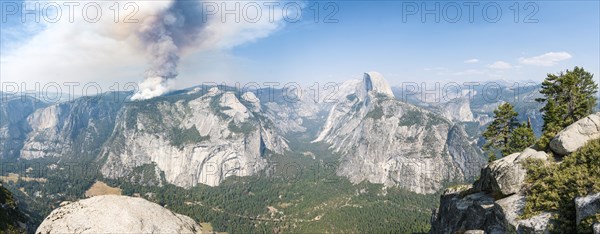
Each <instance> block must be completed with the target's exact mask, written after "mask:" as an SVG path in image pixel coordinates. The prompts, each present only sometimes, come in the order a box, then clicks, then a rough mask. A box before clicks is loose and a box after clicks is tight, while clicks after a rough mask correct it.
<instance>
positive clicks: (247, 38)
mask: <svg viewBox="0 0 600 234" xmlns="http://www.w3.org/2000/svg"><path fill="white" fill-rule="evenodd" d="M134 2H135V3H136V4H137V5H138V6H139V12H138V13H137V14H136V16H135V18H137V19H139V20H140V21H141V22H140V23H141V24H138V23H123V22H122V20H121V22H120V23H114V21H113V16H112V15H110V14H105V15H104V16H103V17H101V19H100V21H99V22H97V23H88V22H86V21H85V20H84V19H83V18H82V17H81V15H78V14H75V22H74V23H71V22H69V20H68V17H63V19H62V20H60V21H59V22H57V23H43V24H44V25H43V26H44V27H43V30H41V31H40V32H38V33H37V34H36V35H34V36H33V37H31V38H30V39H29V40H27V41H25V42H23V43H20V44H18V45H17V44H15V47H14V48H11V49H10V50H9V51H8V52H6V51H5V50H3V52H2V54H0V61H1V62H2V69H1V73H0V76H1V77H2V82H18V83H21V82H27V84H28V86H27V88H30V87H33V85H31V86H29V84H30V83H33V82H40V83H41V85H42V86H44V84H46V83H49V82H57V83H59V84H62V83H63V82H80V83H84V82H97V83H99V84H100V85H102V86H103V87H108V86H110V85H111V84H112V83H113V82H120V83H121V85H123V82H132V81H133V82H138V81H141V80H142V79H143V78H145V77H144V71H145V70H146V68H147V67H148V56H147V55H146V49H145V48H142V45H141V43H139V40H138V38H137V37H136V35H135V34H136V32H138V30H139V28H140V27H142V26H143V23H142V22H143V20H144V19H146V18H147V17H151V16H153V15H156V14H157V12H160V11H162V10H164V9H165V8H166V7H168V6H169V4H170V3H171V2H172V0H171V1H134ZM96 3H98V4H100V5H101V7H102V10H103V11H106V12H111V11H110V8H109V7H111V6H112V5H114V2H107V1H99V2H96ZM216 3H217V4H219V6H220V2H216ZM227 3H228V4H230V3H231V4H233V3H232V2H229V1H228V2H227ZM85 4H86V2H81V3H80V6H79V8H76V9H79V10H81V8H82V6H83V5H85ZM241 4H242V6H243V4H245V2H241ZM121 7H123V6H121ZM275 10H278V9H275ZM279 10H280V9H279ZM126 13H129V12H124V13H123V16H124V15H127V14H126ZM268 16H269V14H268V12H263V14H262V17H261V19H260V20H258V22H254V23H252V22H246V21H244V18H242V20H241V21H240V22H239V23H236V22H235V21H234V20H227V21H226V22H222V21H221V15H220V14H215V15H212V16H209V18H208V20H207V22H206V26H205V28H204V30H202V31H201V32H199V33H200V35H198V36H200V37H202V40H201V42H200V43H197V44H196V45H194V46H193V48H185V50H184V51H183V57H182V58H181V60H182V61H181V62H182V63H184V62H185V61H186V58H189V57H192V56H193V55H197V54H199V53H203V52H208V51H211V53H215V52H219V53H227V51H228V50H229V49H231V48H233V47H235V46H238V45H241V44H244V43H248V42H253V41H256V40H258V39H260V38H264V37H267V36H269V35H270V34H272V33H273V32H275V31H277V30H278V29H280V28H281V27H282V26H283V25H284V20H283V18H282V17H281V16H282V14H280V13H277V12H276V13H275V14H274V16H275V17H274V19H272V20H271V19H270V18H269V17H268ZM198 17H202V16H198ZM211 17H213V18H211ZM229 19H233V17H231V18H229ZM42 21H43V20H42ZM3 43H4V42H3ZM197 67H200V66H186V67H181V68H182V69H183V68H185V69H197ZM182 69H180V70H181V72H180V74H196V73H197V72H196V71H189V70H187V71H186V70H182ZM178 78H181V79H186V78H187V77H183V76H180V77H178ZM192 78H194V79H198V77H189V79H192ZM197 82H200V81H197ZM104 91H107V90H104Z"/></svg>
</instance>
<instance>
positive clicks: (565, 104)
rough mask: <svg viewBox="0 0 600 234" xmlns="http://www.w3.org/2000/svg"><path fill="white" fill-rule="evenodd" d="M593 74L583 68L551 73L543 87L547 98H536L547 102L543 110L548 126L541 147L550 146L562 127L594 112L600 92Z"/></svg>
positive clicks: (544, 128) (540, 143) (544, 131)
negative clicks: (597, 94) (556, 73)
mask: <svg viewBox="0 0 600 234" xmlns="http://www.w3.org/2000/svg"><path fill="white" fill-rule="evenodd" d="M593 77H594V76H593V75H592V74H591V73H589V72H587V71H585V70H584V69H583V68H580V67H575V68H574V69H573V70H571V71H570V70H567V71H566V72H561V73H559V74H558V75H555V74H548V76H547V77H546V79H545V80H544V82H543V83H542V87H541V90H540V93H541V94H543V95H544V97H543V98H538V99H536V101H538V102H544V103H546V105H545V106H544V107H543V108H542V109H541V110H540V111H541V112H542V113H543V118H544V125H543V128H542V131H543V133H542V137H541V138H540V140H539V141H538V146H539V147H541V148H546V147H547V145H548V143H549V142H550V140H551V139H552V138H553V137H554V136H555V135H556V134H557V133H558V132H559V131H560V130H562V129H563V128H565V127H567V126H569V125H571V124H572V123H574V122H575V121H577V120H579V119H582V118H584V117H586V116H588V115H590V114H592V111H593V109H594V107H595V106H596V101H597V98H596V96H595V94H596V92H597V91H598V85H597V84H596V83H595V82H594V78H593Z"/></svg>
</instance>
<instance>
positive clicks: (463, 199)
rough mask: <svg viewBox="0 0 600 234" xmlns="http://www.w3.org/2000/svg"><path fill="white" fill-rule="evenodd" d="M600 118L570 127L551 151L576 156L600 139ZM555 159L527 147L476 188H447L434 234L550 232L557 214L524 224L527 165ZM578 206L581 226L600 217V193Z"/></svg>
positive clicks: (491, 169) (493, 167) (484, 174)
mask: <svg viewBox="0 0 600 234" xmlns="http://www.w3.org/2000/svg"><path fill="white" fill-rule="evenodd" d="M599 117H600V116H599V114H598V113H597V114H593V115H590V116H588V117H586V118H584V119H582V120H580V121H577V122H576V123H574V124H572V125H570V126H569V127H567V128H565V129H564V130H563V131H561V132H560V133H559V134H558V135H557V136H556V137H555V138H554V139H553V140H552V143H551V146H550V148H551V150H552V151H553V152H554V153H557V154H558V155H565V154H570V153H573V152H575V151H577V150H578V149H579V148H581V147H582V146H584V145H586V144H587V143H588V142H590V141H592V140H595V139H598V138H600V134H599V133H598V130H599V128H598V126H600V125H598V123H600V118H599ZM549 158H550V156H549V155H548V154H546V153H545V152H543V151H537V150H535V149H533V148H527V149H525V150H524V151H523V152H520V153H515V154H511V155H508V156H505V157H503V158H502V159H499V160H496V161H494V162H491V163H489V164H488V165H487V166H485V167H484V168H483V169H482V170H481V176H480V178H479V179H478V180H477V181H476V182H475V183H474V184H473V185H463V186H458V187H454V188H449V189H447V190H446V191H445V192H444V194H443V195H442V196H441V199H440V207H439V209H438V210H436V211H434V212H433V216H432V226H431V233H455V232H465V231H467V230H483V231H485V232H486V233H506V232H516V233H549V232H550V228H551V227H552V226H553V224H554V223H553V217H554V216H555V215H556V214H555V213H552V212H549V211H546V212H541V213H539V214H537V215H536V216H533V217H530V218H529V219H521V216H522V215H523V213H524V207H525V201H526V200H527V196H526V195H525V191H526V189H525V187H526V184H525V178H526V176H527V170H526V169H525V168H524V166H523V164H524V162H526V161H527V160H528V159H536V160H542V161H544V162H545V163H554V162H551V161H550V160H548V159H549ZM574 203H575V204H574V205H575V206H576V208H577V209H576V211H577V222H576V223H577V224H579V223H580V222H581V221H582V220H583V219H585V218H587V217H590V216H593V215H597V214H599V213H600V194H594V195H589V196H586V197H581V198H576V199H575V201H574ZM588 225H589V224H588ZM597 226H598V225H597V224H594V225H593V226H592V227H593V228H594V230H596V229H597V228H598V227H597ZM595 232H597V231H595Z"/></svg>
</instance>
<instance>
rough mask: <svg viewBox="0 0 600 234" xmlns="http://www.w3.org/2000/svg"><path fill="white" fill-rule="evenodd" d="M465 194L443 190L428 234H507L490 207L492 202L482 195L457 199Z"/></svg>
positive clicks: (494, 208) (501, 219)
mask: <svg viewBox="0 0 600 234" xmlns="http://www.w3.org/2000/svg"><path fill="white" fill-rule="evenodd" d="M467 190H468V187H466V188H464V189H463V190H454V191H452V190H447V191H446V192H444V194H443V195H442V198H441V200H440V208H439V211H438V212H437V213H434V215H433V217H432V225H431V230H430V233H456V232H465V231H467V230H483V231H485V233H507V232H509V230H508V229H507V227H506V225H505V224H504V222H505V220H504V214H503V213H502V212H501V211H500V210H499V209H498V207H497V205H495V204H494V198H492V197H491V196H489V195H487V194H485V193H482V192H480V193H473V194H469V195H461V193H463V192H465V191H467Z"/></svg>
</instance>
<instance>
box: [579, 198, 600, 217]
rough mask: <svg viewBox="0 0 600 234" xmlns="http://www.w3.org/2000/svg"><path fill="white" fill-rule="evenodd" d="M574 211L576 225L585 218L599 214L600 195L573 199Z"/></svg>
mask: <svg viewBox="0 0 600 234" xmlns="http://www.w3.org/2000/svg"><path fill="white" fill-rule="evenodd" d="M575 211H576V212H577V213H576V214H577V224H579V223H580V222H581V220H583V219H585V218H587V217H590V216H592V215H595V214H600V193H596V194H592V195H589V196H585V197H578V198H575Z"/></svg>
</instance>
